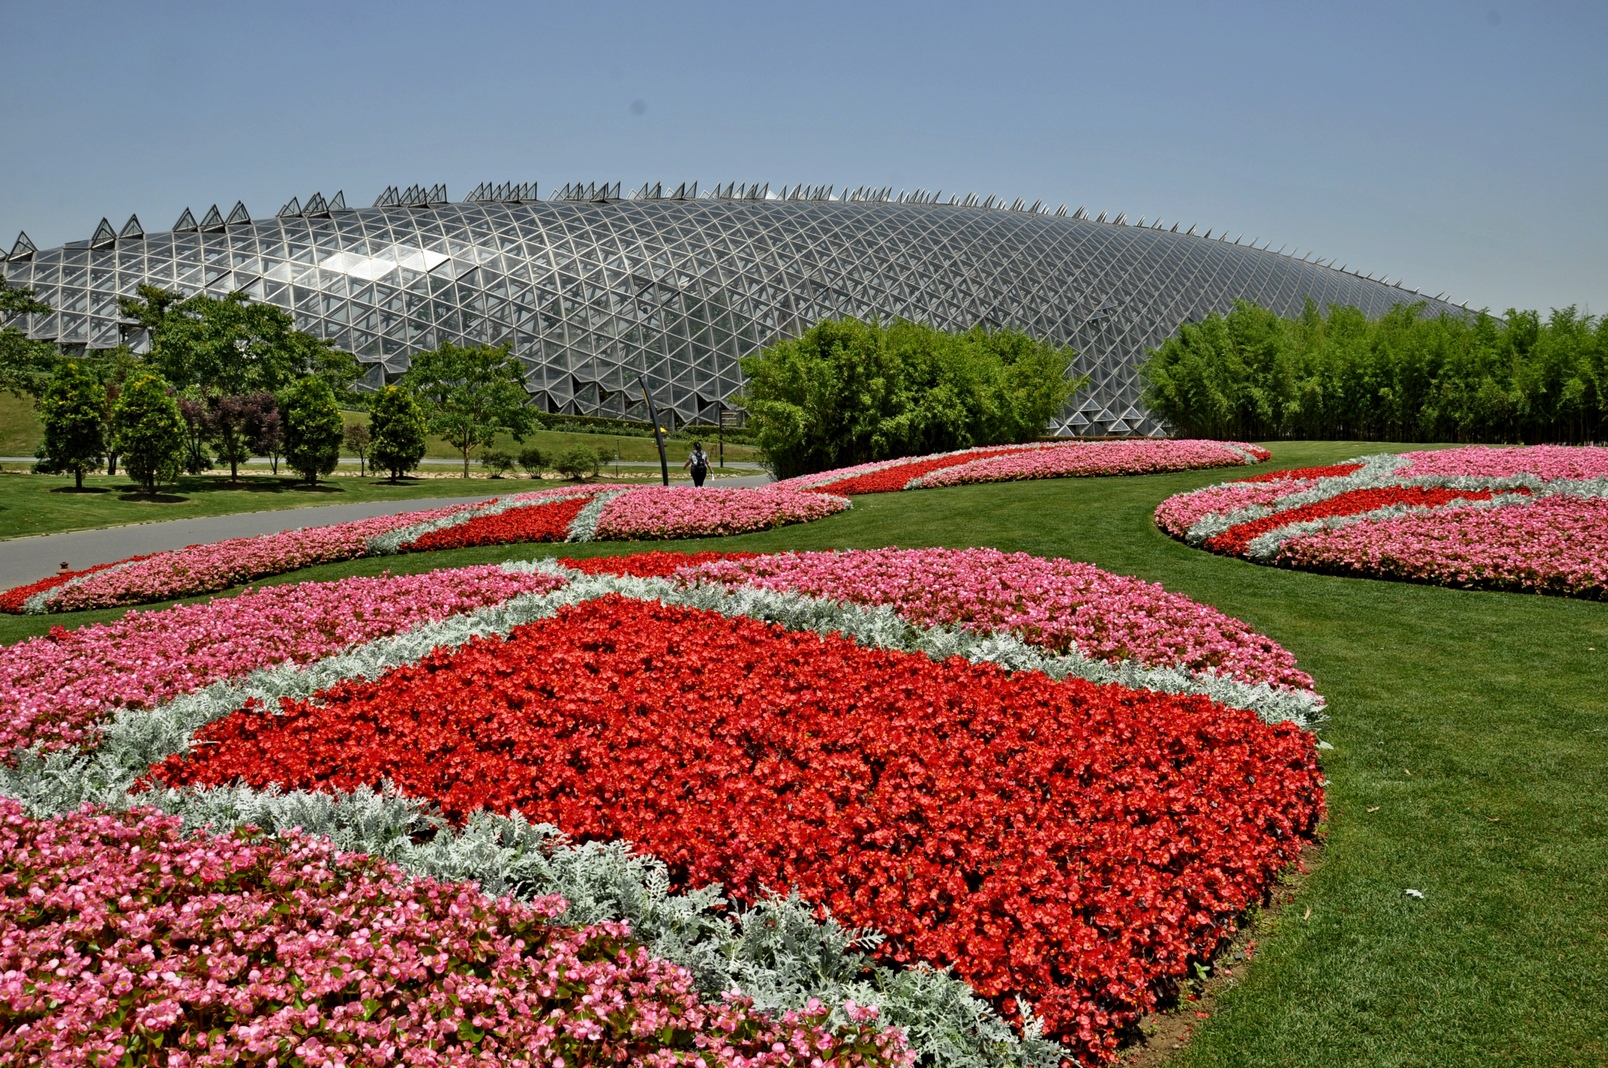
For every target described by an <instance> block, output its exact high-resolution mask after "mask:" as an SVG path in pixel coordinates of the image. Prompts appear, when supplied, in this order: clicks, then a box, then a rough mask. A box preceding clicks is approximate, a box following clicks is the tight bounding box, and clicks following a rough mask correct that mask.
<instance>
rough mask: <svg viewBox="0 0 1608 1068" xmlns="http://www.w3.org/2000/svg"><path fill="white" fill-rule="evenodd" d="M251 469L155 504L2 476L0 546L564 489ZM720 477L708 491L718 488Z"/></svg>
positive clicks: (532, 483) (43, 479)
mask: <svg viewBox="0 0 1608 1068" xmlns="http://www.w3.org/2000/svg"><path fill="white" fill-rule="evenodd" d="M256 470H258V469H252V470H247V471H243V472H242V474H241V477H240V481H239V482H230V481H229V479H228V477H227V476H226V475H200V476H191V475H186V476H184V477H183V478H181V479H179V483H178V485H177V487H174V486H163V487H162V490H161V492H160V493H159V494H158V495H157V496H156V498H155V499H152V498H149V497H146V496H145V495H144V494H143V493H141V492H140V491H139V487H138V486H136V485H135V484H134V483H132V482H130V481H129V480H128V478H126V477H124V476H122V475H119V476H117V477H116V478H108V477H106V476H104V475H93V476H90V477H87V478H85V479H84V491H83V492H79V491H78V490H76V489H75V488H74V483H73V479H72V477H71V476H65V475H64V476H56V475H29V474H22V473H18V472H0V540H4V539H6V538H19V537H25V536H28V535H32V534H55V533H59V532H61V531H66V530H89V529H91V528H95V527H111V526H119V525H121V524H124V523H149V522H157V521H161V520H165V519H194V518H197V517H199V516H208V515H228V514H232V513H235V512H263V511H271V510H277V509H280V508H308V507H312V506H315V505H321V504H356V503H360V502H364V501H389V500H415V499H417V498H421V497H484V496H488V495H491V494H497V493H526V492H529V491H530V490H533V489H541V488H542V487H544V486H556V485H562V484H564V483H561V482H558V481H556V480H551V479H549V480H542V481H537V480H533V479H529V478H526V477H525V476H524V475H523V474H520V473H519V472H517V471H515V472H511V473H510V474H509V475H508V476H507V477H506V478H502V479H487V478H484V477H477V478H473V479H469V480H467V481H466V480H464V479H460V478H454V477H450V475H449V474H448V472H446V471H442V470H439V469H434V468H431V469H427V471H426V472H425V473H426V474H429V475H431V476H433V477H429V478H412V479H405V480H403V481H401V482H398V483H397V484H396V485H392V484H391V483H389V482H387V481H386V480H385V479H384V478H383V477H381V478H374V477H367V478H359V477H357V465H356V463H355V461H354V462H353V463H351V464H349V465H345V464H343V465H342V467H341V470H340V471H339V472H338V473H337V476H336V477H334V478H327V479H325V480H323V481H321V482H320V483H319V484H318V486H317V487H316V488H309V487H308V486H306V485H305V484H303V483H300V482H298V481H296V480H295V479H294V478H293V477H291V476H289V475H283V474H282V475H279V476H274V475H270V474H268V473H266V472H263V473H260V474H259V473H254V472H255V471H256ZM281 470H283V468H281ZM612 470H613V469H612V468H609V467H606V466H605V467H604V468H603V476H604V480H605V481H613V480H614V476H613V475H612V474H611V471H612ZM448 471H450V469H448ZM477 471H478V469H477ZM728 471H729V472H730V474H732V475H734V476H735V475H744V474H748V475H751V474H754V472H753V471H749V470H741V469H737V468H729V469H728ZM681 474H682V472H681V470H680V465H679V464H672V465H671V477H672V478H674V477H677V476H679V475H681ZM720 477H721V475H720V473H719V472H718V471H717V472H716V474H715V479H716V481H715V482H714V483H713V484H715V485H719V478H720ZM618 480H619V481H620V482H622V483H623V482H657V481H658V480H659V472H657V471H654V470H651V469H648V468H620V469H619V479H618Z"/></svg>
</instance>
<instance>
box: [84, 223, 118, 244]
mask: <svg viewBox="0 0 1608 1068" xmlns="http://www.w3.org/2000/svg"><path fill="white" fill-rule="evenodd" d="M116 242H117V231H116V230H113V229H112V224H111V223H110V222H108V221H107V220H106V218H105V217H104V216H102V218H101V221H100V225H99V226H97V227H95V236H94V237H92V238H90V239H89V247H90V248H107V247H108V246H110V245H113V244H115V243H116Z"/></svg>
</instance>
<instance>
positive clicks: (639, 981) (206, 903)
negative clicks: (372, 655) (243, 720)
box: [0, 798, 910, 1068]
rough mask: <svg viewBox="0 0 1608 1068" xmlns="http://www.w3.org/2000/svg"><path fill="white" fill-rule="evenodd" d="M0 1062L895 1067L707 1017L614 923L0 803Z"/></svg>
mask: <svg viewBox="0 0 1608 1068" xmlns="http://www.w3.org/2000/svg"><path fill="white" fill-rule="evenodd" d="M0 857H4V864H5V873H6V880H7V893H5V894H3V895H0V975H3V976H4V977H5V978H4V983H3V984H0V1056H3V1057H4V1058H5V1060H6V1061H7V1063H11V1064H18V1065H21V1064H52V1065H67V1064H82V1065H94V1064H168V1065H192V1066H196V1068H201V1066H208V1065H229V1064H241V1063H247V1064H266V1065H272V1064H276V1063H278V1064H286V1065H297V1064H306V1065H312V1064H322V1065H340V1064H346V1065H354V1066H356V1065H372V1066H375V1068H380V1066H389V1065H394V1064H398V1063H407V1064H414V1065H442V1066H446V1065H468V1064H489V1063H498V1064H507V1063H514V1064H541V1065H554V1064H558V1065H562V1064H566V1063H568V1064H594V1063H602V1064H609V1063H627V1062H629V1063H643V1064H650V1065H665V1066H669V1065H681V1064H701V1065H710V1066H715V1065H731V1066H733V1068H737V1066H742V1068H749V1066H771V1065H775V1066H781V1065H793V1064H805V1063H812V1062H813V1063H815V1064H823V1063H824V1064H830V1065H839V1066H842V1068H851V1066H867V1068H872V1066H878V1065H903V1064H907V1063H909V1061H910V1057H909V1053H908V1050H907V1049H906V1048H905V1046H904V1044H903V1042H902V1040H901V1037H900V1036H899V1035H898V1034H897V1033H896V1032H893V1031H889V1030H885V1029H882V1028H878V1027H876V1026H875V1025H873V1024H871V1023H869V1022H859V1023H851V1024H849V1025H847V1026H838V1027H834V1026H832V1025H831V1024H829V1023H828V1020H827V1013H826V1012H825V1010H824V1009H820V1008H817V1010H816V1011H815V1012H813V1013H789V1014H786V1015H783V1016H781V1017H780V1018H777V1019H772V1018H768V1017H767V1016H766V1015H764V1014H762V1013H758V1012H755V1011H753V1010H752V1008H751V1007H750V1005H749V1003H747V1002H746V1001H745V1000H743V999H740V998H737V999H731V1000H728V1001H726V1002H724V1003H714V1004H709V1003H706V1002H705V1001H704V1000H702V999H701V998H700V997H699V995H698V992H697V991H696V990H695V989H694V987H693V982H692V976H691V974H690V973H688V972H687V970H686V969H684V968H680V967H677V966H675V965H673V964H671V963H669V962H667V961H664V960H661V959H655V958H654V957H652V956H650V955H649V954H648V953H647V952H646V951H645V950H644V949H642V948H641V947H640V946H636V945H633V944H632V941H631V939H630V933H629V931H628V930H627V929H626V928H625V926H624V925H622V924H618V923H602V924H596V925H593V926H589V927H584V928H566V927H562V926H559V925H557V924H554V923H552V922H551V921H552V920H553V918H555V917H556V916H558V915H560V914H561V913H562V912H563V911H564V907H565V906H564V902H563V901H561V900H558V899H554V898H546V899H538V900H535V901H531V902H518V901H513V900H511V899H509V898H494V897H490V896H488V895H486V894H483V893H481V892H480V890H479V888H477V887H475V886H473V885H465V884H461V883H460V884H452V883H442V882H436V881H434V880H430V879H410V878H408V877H407V876H406V875H405V874H404V873H402V872H400V871H398V870H397V869H396V868H394V867H392V866H390V865H388V864H385V863H383V862H380V861H377V860H374V859H372V858H369V857H365V856H358V855H353V854H349V853H339V852H337V851H335V850H334V849H333V848H332V847H331V846H330V845H329V844H328V843H326V842H320V841H317V840H313V839H310V838H307V837H305V836H301V835H297V834H294V833H292V834H289V835H287V836H286V837H283V838H277V839H276V838H265V837H264V836H263V835H261V834H260V833H256V832H251V831H237V832H235V833H232V834H227V835H210V834H185V833H183V832H182V831H181V829H180V821H179V820H178V819H176V818H174V817H171V816H166V815H163V814H161V813H157V812H152V811H148V810H147V811H135V812H130V813H124V814H111V813H103V812H94V811H84V812H79V813H73V814H70V815H67V816H63V817H61V818H57V819H31V818H29V817H28V816H27V815H25V814H24V812H23V810H22V806H21V805H19V804H17V803H16V802H14V801H10V800H7V799H3V798H0Z"/></svg>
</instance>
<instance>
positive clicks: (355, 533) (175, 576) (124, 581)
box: [50, 504, 475, 612]
mask: <svg viewBox="0 0 1608 1068" xmlns="http://www.w3.org/2000/svg"><path fill="white" fill-rule="evenodd" d="M474 507H475V505H473V504H454V505H449V506H448V507H446V508H437V509H433V510H430V511H425V512H406V513H403V514H401V515H386V516H376V517H375V518H373V519H359V520H357V521H356V522H352V523H338V524H335V525H333V526H327V527H305V528H303V529H301V530H285V531H280V532H279V533H277V534H260V535H258V536H256V537H254V538H230V539H228V540H226V541H217V542H210V543H207V544H203V545H191V546H188V547H186V548H183V549H175V550H173V551H172V552H165V553H155V554H153V555H151V556H148V557H146V558H145V559H143V560H140V561H137V562H135V563H132V564H129V565H128V566H126V567H119V568H117V569H116V570H112V571H108V572H104V573H98V574H95V575H92V576H90V577H89V578H88V579H86V580H85V581H83V582H81V583H78V584H77V585H75V586H71V587H69V588H67V589H64V590H63V591H62V592H61V593H59V594H57V595H56V597H55V599H54V600H52V601H51V603H50V611H52V612H75V611H79V610H80V609H85V608H115V607H117V606H119V605H125V604H148V603H150V602H151V601H167V600H172V599H174V598H178V597H194V596H196V595H198V594H203V593H213V592H215V591H217V590H226V589H228V588H229V587H230V586H238V585H239V584H240V583H242V582H250V581H251V580H252V579H257V578H263V577H266V576H268V575H280V574H283V573H285V572H286V571H295V570H297V569H299V568H303V567H312V566H313V565H315V564H330V563H335V562H338V561H341V560H355V559H357V558H358V557H361V556H364V555H367V552H368V541H369V539H370V538H373V537H376V536H377V535H380V534H384V533H386V532H387V531H390V530H395V529H397V528H398V527H402V526H407V525H408V524H410V523H416V522H419V521H420V520H421V519H426V518H434V517H437V516H447V515H452V514H454V513H456V512H461V511H466V510H468V509H471V508H474Z"/></svg>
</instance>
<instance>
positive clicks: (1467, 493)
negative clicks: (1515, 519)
mask: <svg viewBox="0 0 1608 1068" xmlns="http://www.w3.org/2000/svg"><path fill="white" fill-rule="evenodd" d="M1459 499H1462V500H1465V501H1488V500H1490V499H1491V495H1490V493H1489V492H1486V491H1484V490H1451V489H1442V488H1440V487H1439V486H1386V487H1383V488H1380V489H1359V490H1349V491H1347V492H1345V493H1341V494H1337V495H1336V496H1333V497H1329V498H1327V499H1325V500H1321V501H1316V502H1314V503H1312V504H1303V505H1301V506H1300V507H1299V508H1290V509H1287V510H1286V511H1283V512H1275V513H1274V514H1273V515H1268V516H1263V517H1262V518H1261V519H1254V520H1252V521H1251V522H1249V523H1241V524H1239V526H1235V527H1229V528H1228V529H1227V530H1225V531H1223V532H1222V533H1221V534H1217V535H1214V536H1213V537H1210V538H1207V539H1206V548H1208V549H1210V550H1212V551H1213V552H1218V553H1232V554H1234V555H1236V556H1237V555H1239V554H1240V553H1243V552H1244V551H1245V549H1246V547H1247V546H1248V545H1250V543H1251V540H1252V539H1253V538H1256V537H1258V536H1260V535H1262V534H1266V533H1267V532H1268V531H1270V530H1277V529H1278V528H1279V527H1285V526H1289V525H1290V524H1291V523H1300V522H1302V521H1303V520H1307V519H1327V518H1328V517H1329V516H1336V515H1358V514H1360V513H1362V512H1371V511H1373V510H1374V509H1375V508H1388V507H1390V506H1391V505H1413V506H1417V507H1421V508H1439V507H1440V506H1441V505H1443V504H1450V503H1451V502H1452V501H1455V500H1459Z"/></svg>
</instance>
